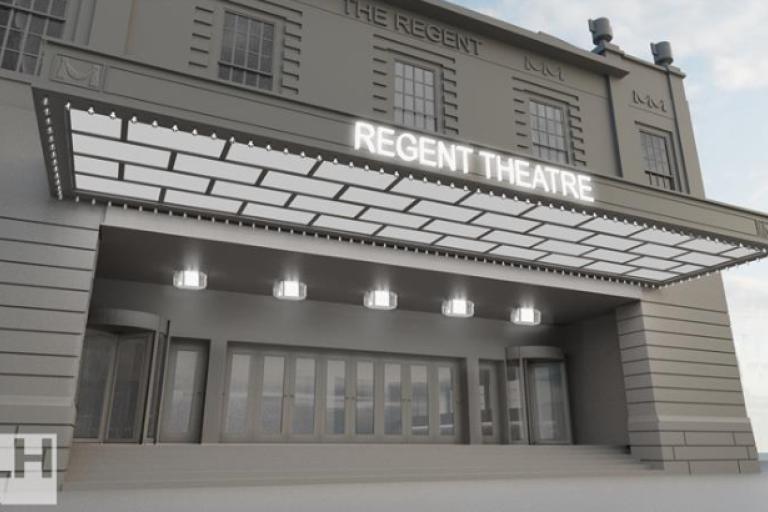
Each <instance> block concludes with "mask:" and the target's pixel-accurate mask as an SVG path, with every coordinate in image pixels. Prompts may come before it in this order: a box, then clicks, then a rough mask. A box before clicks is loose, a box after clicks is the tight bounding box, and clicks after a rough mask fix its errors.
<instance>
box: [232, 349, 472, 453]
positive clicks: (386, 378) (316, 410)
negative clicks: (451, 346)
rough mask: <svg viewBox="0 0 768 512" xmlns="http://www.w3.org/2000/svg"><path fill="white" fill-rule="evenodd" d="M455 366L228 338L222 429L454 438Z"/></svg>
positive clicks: (272, 436) (306, 437) (242, 436)
mask: <svg viewBox="0 0 768 512" xmlns="http://www.w3.org/2000/svg"><path fill="white" fill-rule="evenodd" d="M457 370H458V367H457V365H456V364H455V363H454V362H452V361H436V360H420V359H415V358H413V359H412V358H400V357H382V356H371V355H360V354H354V353H309V352H304V351H301V352H299V351H295V352H293V351H289V350H272V349H264V348H258V347H247V346H243V345H233V346H232V347H231V349H230V355H229V375H228V381H229V385H228V390H227V396H226V399H225V403H226V410H225V413H224V424H223V435H222V438H223V440H224V441H232V442H248V441H256V442H265V441H266V442H269V441H274V442H286V441H289V442H301V441H310V442H318V441H319V442H358V443H360V442H362V443H365V442H374V443H375V442H394V443H411V442H424V443H430V442H438V443H439V442H444V443H451V442H457V441H458V439H459V435H460V429H459V424H460V423H459V421H458V411H459V410H460V408H459V407H458V397H459V393H458V383H457V378H456V375H457Z"/></svg>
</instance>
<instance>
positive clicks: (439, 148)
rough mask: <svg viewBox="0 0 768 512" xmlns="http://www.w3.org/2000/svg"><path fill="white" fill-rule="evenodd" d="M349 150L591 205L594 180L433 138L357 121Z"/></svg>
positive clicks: (556, 168) (582, 175) (584, 175)
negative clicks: (482, 177)
mask: <svg viewBox="0 0 768 512" xmlns="http://www.w3.org/2000/svg"><path fill="white" fill-rule="evenodd" d="M353 146H354V148H355V150H356V151H362V152H367V153H370V154H372V155H375V156H378V157H384V158H387V159H391V160H394V161H398V162H401V163H403V164H418V165H420V166H422V167H426V168H432V169H437V170H441V171H450V172H460V173H463V174H480V175H482V176H484V177H485V178H486V179H488V180H493V181H499V182H506V183H509V185H511V186H513V187H516V188H521V189H528V190H531V191H534V192H537V193H543V194H547V195H552V196H560V197H564V198H568V199H575V200H577V201H584V202H587V203H592V202H594V201H595V197H594V189H593V187H592V178H591V177H590V176H588V175H586V174H581V173H578V172H573V171H569V170H567V169H561V168H559V167H555V166H552V165H547V164H543V163H539V162H534V161H530V160H527V159H525V158H518V157H513V156H508V155H502V154H498V153H495V152H492V151H486V150H483V149H478V148H473V147H471V146H466V145H463V144H457V143H455V142H450V141H445V140H442V139H438V138H435V137H428V136H426V135H419V134H415V133H411V132H407V131H403V130H396V129H394V128H390V127H387V126H378V125H374V124H371V123H367V122H364V121H358V122H356V123H355V127H354V141H353Z"/></svg>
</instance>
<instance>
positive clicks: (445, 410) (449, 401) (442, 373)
mask: <svg viewBox="0 0 768 512" xmlns="http://www.w3.org/2000/svg"><path fill="white" fill-rule="evenodd" d="M454 385H455V384H454V378H453V368H451V367H449V366H438V367H437V389H438V396H437V414H438V418H439V423H440V431H439V433H440V435H441V436H452V435H454V434H455V432H456V427H455V423H456V397H455V393H454Z"/></svg>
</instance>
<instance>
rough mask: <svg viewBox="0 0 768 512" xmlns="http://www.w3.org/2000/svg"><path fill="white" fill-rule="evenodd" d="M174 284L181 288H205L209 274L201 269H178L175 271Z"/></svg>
mask: <svg viewBox="0 0 768 512" xmlns="http://www.w3.org/2000/svg"><path fill="white" fill-rule="evenodd" d="M173 286H175V287H176V288H178V289H179V290H205V288H206V287H207V286H208V276H207V275H206V274H205V272H200V271H199V270H177V271H176V272H174V273H173Z"/></svg>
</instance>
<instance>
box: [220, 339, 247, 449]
mask: <svg viewBox="0 0 768 512" xmlns="http://www.w3.org/2000/svg"><path fill="white" fill-rule="evenodd" d="M252 361H253V356H252V355H251V354H248V353H238V352H232V353H231V355H230V362H229V390H228V393H227V401H226V408H227V409H226V415H225V417H224V434H225V435H231V436H236V437H242V436H245V435H246V434H249V433H250V431H251V428H252V427H251V421H250V419H251V416H252V411H251V408H250V407H249V395H250V390H251V365H252Z"/></svg>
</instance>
